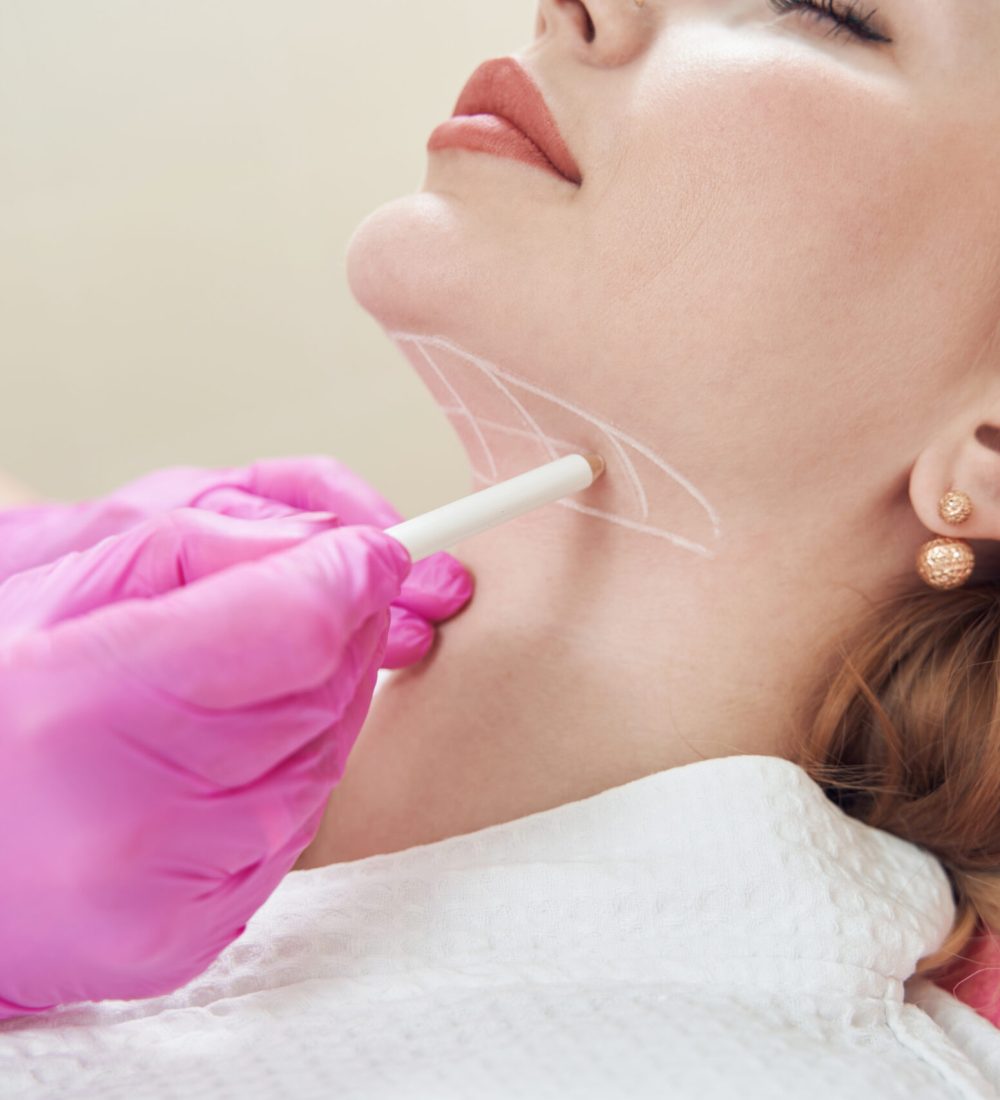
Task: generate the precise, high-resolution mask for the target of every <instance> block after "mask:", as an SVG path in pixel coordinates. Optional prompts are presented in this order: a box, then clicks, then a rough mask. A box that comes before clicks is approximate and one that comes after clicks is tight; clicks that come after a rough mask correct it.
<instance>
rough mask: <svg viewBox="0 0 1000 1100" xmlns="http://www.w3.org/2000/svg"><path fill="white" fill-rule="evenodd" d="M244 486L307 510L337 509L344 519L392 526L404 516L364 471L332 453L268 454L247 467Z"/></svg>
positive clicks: (344, 520) (346, 522)
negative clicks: (289, 455)
mask: <svg viewBox="0 0 1000 1100" xmlns="http://www.w3.org/2000/svg"><path fill="white" fill-rule="evenodd" d="M242 476H244V477H245V481H244V483H243V488H245V489H247V490H249V491H250V492H251V493H255V494H256V495H257V496H261V497H270V498H271V499H272V500H278V501H282V502H283V503H285V504H289V505H291V506H292V507H293V508H298V509H301V510H303V511H306V512H334V513H335V514H336V515H337V516H339V518H340V521H341V523H343V524H345V525H348V524H368V525H370V526H372V527H381V528H382V529H383V530H384V529H385V528H386V527H392V526H393V525H394V524H396V523H399V522H401V521H402V519H403V516H402V515H401V514H400V513H399V512H398V511H397V510H396V509H395V508H394V507H393V506H392V504H390V503H389V501H388V500H386V498H385V497H384V496H382V495H381V493H379V492H378V491H377V490H376V489H375V488H373V486H371V485H370V484H369V483H368V482H367V481H366V480H365V479H364V478H363V477H361V475H360V474H357V473H355V472H354V471H353V470H352V469H351V468H350V467H349V466H347V465H346V464H345V463H343V462H341V461H339V460H338V459H336V458H333V457H331V456H329V455H303V456H299V457H294V458H265V459H261V460H259V461H258V462H255V463H253V464H252V465H251V466H249V467H247V468H246V470H245V472H244V474H243V475H242Z"/></svg>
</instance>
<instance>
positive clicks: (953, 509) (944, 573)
mask: <svg viewBox="0 0 1000 1100" xmlns="http://www.w3.org/2000/svg"><path fill="white" fill-rule="evenodd" d="M938 515H939V516H940V517H941V518H942V519H943V520H944V521H945V523H953V524H956V525H957V524H959V523H965V521H966V520H967V519H968V518H969V516H971V515H972V500H971V499H970V498H969V495H968V493H963V492H962V491H961V490H960V489H949V490H948V492H947V493H945V494H944V496H943V497H942V498H941V499H940V501H938ZM975 565H976V555H975V554H974V553H973V551H972V547H971V546H970V545H969V544H968V543H967V542H965V541H964V540H962V539H950V538H939V539H931V541H930V542H925V543H924V545H923V546H921V547H920V551H919V553H918V554H917V572H918V573H919V574H920V579H921V580H922V581H924V582H925V583H926V584H929V585H930V586H931V588H937V589H939V590H942V591H944V590H947V589H951V588H960V587H961V586H962V585H963V584H965V582H966V581H967V580H968V579H969V577H971V576H972V570H973V569H974V568H975Z"/></svg>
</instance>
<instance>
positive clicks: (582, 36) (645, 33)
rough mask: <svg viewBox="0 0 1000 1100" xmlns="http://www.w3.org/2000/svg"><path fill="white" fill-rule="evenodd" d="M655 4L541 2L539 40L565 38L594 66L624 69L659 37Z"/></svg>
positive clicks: (635, 0)
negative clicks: (621, 66) (655, 17)
mask: <svg viewBox="0 0 1000 1100" xmlns="http://www.w3.org/2000/svg"><path fill="white" fill-rule="evenodd" d="M654 7H655V5H654V4H653V3H652V0H539V3H538V13H537V17H536V19H535V38H536V39H541V38H544V37H546V36H552V37H554V38H564V39H566V41H567V42H569V43H571V44H572V45H573V46H574V47H576V48H577V49H578V50H579V51H580V52H581V55H582V56H585V57H586V58H587V59H588V60H590V61H591V62H592V63H594V64H603V65H624V64H627V63H628V62H629V61H631V60H632V59H633V58H634V57H635V56H636V55H637V54H638V53H641V52H642V50H643V49H644V48H645V46H646V45H647V44H648V43H649V40H650V39H651V38H652V37H653V34H654V33H655V23H654V19H653V9H654Z"/></svg>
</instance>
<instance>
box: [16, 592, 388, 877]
mask: <svg viewBox="0 0 1000 1100" xmlns="http://www.w3.org/2000/svg"><path fill="white" fill-rule="evenodd" d="M204 583H206V584H208V583H210V582H208V581H206V582H204ZM170 598H171V597H169V596H168V597H161V599H165V600H169V599H170ZM127 606H128V605H124V604H117V605H115V606H114V607H111V608H108V609H106V611H107V614H106V616H105V618H111V617H116V616H120V615H122V614H123V613H124V612H125V610H126V608H127ZM97 619H98V615H94V616H90V617H88V618H86V619H74V620H72V621H70V622H68V623H63V624H60V625H59V626H57V627H55V628H54V629H53V630H52V631H49V632H36V633H33V634H30V635H26V636H25V637H24V638H21V639H17V640H16V641H15V642H14V643H12V644H10V645H7V646H5V647H2V648H0V684H2V683H3V682H4V677H12V678H13V679H14V681H15V682H16V683H17V684H18V685H19V691H20V694H21V696H22V697H24V698H32V699H35V700H36V703H35V704H34V707H35V718H36V719H37V720H38V721H42V720H44V721H45V723H46V724H47V726H48V728H49V729H50V730H53V731H57V732H55V733H51V734H50V737H52V738H55V737H58V738H59V741H58V743H57V744H56V743H54V742H52V744H53V745H54V747H53V750H52V751H53V752H54V753H58V758H59V759H60V761H61V765H62V767H63V770H64V771H65V773H66V774H70V775H73V776H74V777H76V781H78V783H79V785H80V787H79V793H78V794H77V793H72V794H70V793H67V794H66V795H65V798H64V799H63V805H62V806H61V810H65V811H66V813H67V814H68V815H69V816H72V812H71V811H72V806H71V805H70V803H71V802H72V800H73V799H75V798H77V797H79V798H80V799H82V800H84V801H86V802H88V803H92V802H94V800H97V801H98V802H99V803H100V804H102V805H106V806H107V807H108V808H109V809H108V810H107V813H111V812H112V811H111V809H110V808H111V807H113V806H114V805H115V804H116V802H117V801H119V799H118V795H117V794H116V792H121V791H124V790H127V789H129V785H130V783H134V782H135V779H136V777H137V776H141V779H142V783H143V788H144V790H145V791H146V792H147V794H148V796H149V797H150V799H151V800H152V801H153V802H155V803H156V804H158V805H162V806H163V807H170V806H174V807H175V808H176V809H177V813H175V814H173V815H171V817H172V819H173V818H178V819H179V818H186V817H187V815H188V814H189V813H191V814H195V813H198V812H200V811H198V806H199V805H200V801H201V799H203V798H204V799H207V800H209V801H210V802H211V800H213V799H215V798H216V797H217V796H219V795H220V793H221V792H222V791H226V790H234V789H240V788H242V787H245V786H247V785H248V784H253V783H257V782H258V781H260V780H261V778H262V777H263V776H265V775H267V774H268V773H269V772H271V771H272V770H273V769H274V768H275V767H276V766H277V765H279V764H280V762H281V761H282V760H285V759H286V758H288V757H289V756H291V755H292V754H294V753H296V752H298V751H299V750H300V749H301V748H302V746H304V745H308V744H310V743H311V742H314V741H315V740H316V739H317V738H319V737H321V736H325V735H327V734H329V733H330V731H336V730H338V729H339V726H340V723H341V722H342V720H343V716H344V714H345V712H346V711H347V709H348V707H349V706H350V705H351V703H352V701H353V699H354V697H355V696H356V694H357V693H358V691H359V689H360V686H361V685H362V684H363V680H364V677H365V675H366V674H367V673H368V670H369V669H370V668H371V667H372V666H375V674H376V676H377V664H378V661H379V660H380V659H381V656H382V652H383V650H384V646H385V638H386V634H387V630H388V621H389V616H388V612H387V611H386V610H384V609H383V610H382V611H379V612H376V613H374V614H373V615H371V616H370V617H369V618H367V619H366V620H365V621H364V622H363V623H362V624H361V626H360V627H359V628H358V630H357V631H356V632H355V634H354V636H353V637H352V638H351V639H350V641H349V642H348V644H347V646H346V647H345V653H344V654H343V655H342V659H341V660H340V662H339V663H338V665H337V667H336V668H335V669H334V670H333V672H332V674H331V675H330V676H329V677H327V679H326V680H325V681H324V682H323V683H322V684H320V685H318V686H317V687H315V688H312V689H310V690H308V691H303V692H295V691H292V692H288V693H285V694H281V695H277V696H275V697H273V698H270V699H265V700H260V701H255V702H253V703H251V704H249V705H247V706H244V707H233V708H220V707H203V706H198V705H197V704H194V703H192V702H191V701H189V700H187V699H185V698H184V697H183V696H182V695H180V694H179V693H178V692H176V691H172V690H170V688H169V686H167V687H163V686H161V685H160V684H155V683H153V684H150V683H147V682H145V681H143V680H141V679H140V678H139V677H137V676H136V675H135V674H134V673H133V672H132V671H131V670H129V669H127V668H124V667H123V666H122V664H121V662H119V661H118V660H117V659H116V658H115V657H114V656H113V655H109V654H108V653H107V652H106V650H105V648H104V646H103V644H102V642H101V639H100V636H99V635H98V636H96V637H95V635H94V625H93V624H94V622H95V620H97ZM104 628H105V626H104V624H101V629H104ZM226 656H227V655H226V654H222V655H221V657H219V658H217V659H216V660H214V661H213V664H215V665H218V664H220V663H225V659H226ZM54 682H58V683H59V685H60V687H59V691H55V692H54V691H53V690H52V684H53V683H54ZM372 691H374V682H373V683H372ZM2 707H3V700H2V699H0V713H2ZM108 715H110V716H111V718H110V721H112V722H113V727H114V730H113V736H111V737H108V738H105V739H104V742H103V743H102V749H101V752H100V753H99V754H97V755H96V756H95V753H94V748H93V743H92V738H90V737H88V736H86V733H87V730H88V727H89V724H90V723H92V722H97V723H98V724H100V723H104V724H107V722H108V721H109V718H108V717H107V716H108ZM111 824H112V823H111V822H110V820H109V828H111ZM172 827H173V826H172ZM191 827H192V829H196V830H201V829H202V828H203V826H202V824H197V823H196V824H192V826H191ZM199 836H200V839H198V837H199ZM208 836H210V834H207V833H205V832H200V833H194V834H192V837H193V838H194V839H196V840H197V846H196V847H194V848H187V849H185V847H184V845H183V844H180V845H179V846H176V847H175V846H174V842H173V841H172V840H170V839H161V840H156V839H155V838H153V840H151V843H152V842H153V841H154V840H155V843H156V844H157V845H158V846H160V847H161V848H163V850H164V852H166V851H168V850H169V851H170V852H178V853H183V851H187V852H188V854H189V855H191V857H192V859H193V860H194V861H195V862H196V863H197V862H198V859H200V858H201V855H203V854H204V853H203V849H204V847H205V844H206V843H207V840H206V838H207V837H208Z"/></svg>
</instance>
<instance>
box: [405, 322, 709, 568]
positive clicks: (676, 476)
mask: <svg viewBox="0 0 1000 1100" xmlns="http://www.w3.org/2000/svg"><path fill="white" fill-rule="evenodd" d="M386 332H387V335H388V336H389V338H390V339H392V340H395V341H397V342H398V343H400V344H402V343H414V344H417V345H418V347H419V348H420V349H421V351H422V352H423V353H424V357H425V358H426V359H428V361H429V362H431V365H432V366H433V367H434V369H435V370H437V372H438V374H439V376H440V375H441V371H440V368H439V367H437V365H436V364H434V363H433V360H431V359H430V357H429V356H428V355H427V354H426V352H425V351H424V347H423V346H424V345H429V346H430V347H436V348H438V349H439V350H442V351H447V352H451V353H452V354H453V355H456V356H457V357H458V358H460V359H465V360H466V361H467V362H471V363H472V364H473V365H474V366H476V367H477V368H478V369H479V370H480V371H481V372H482V373H484V374H485V375H486V376H487V377H488V378H490V379H491V380H492V381H493V382H494V383H495V384H496V385H497V388H498V389H499V390H500V392H501V393H503V394H504V396H506V397H507V398H508V400H509V401H510V402H511V403H512V404H513V405H514V406H515V407H516V408H517V409H518V410H519V411H520V412H521V414H522V416H523V417H524V418H525V420H526V421H527V422H528V424H529V425H530V426H531V427H532V429H533V433H534V435H535V437H536V438H537V439H538V440H539V441H540V442H541V443H542V444H543V446H545V447H546V449H547V450H548V451H549V453H550V454H551V455H552V457H553V458H556V457H558V456H557V455H556V454H555V452H554V449H553V447H552V443H551V440H550V439H549V437H548V436H546V435H545V434H544V432H542V431H541V429H540V428H539V427H538V425H537V423H536V422H535V421H534V419H533V418H532V417H531V416H530V415H529V414H528V412H527V410H526V409H524V408H523V406H521V404H520V402H518V401H517V399H516V398H514V396H513V395H512V394H511V393H510V391H509V390H508V389H507V387H506V386H503V385H501V384H500V382H499V379H500V378H504V379H506V380H508V381H510V382H513V383H514V384H515V385H518V386H522V387H523V388H525V389H527V390H528V391H529V392H531V393H534V394H536V395H537V396H539V397H543V398H545V399H546V400H549V401H552V402H553V403H554V404H556V405H559V406H561V407H562V408H564V409H566V410H568V411H569V412H572V413H574V414H575V415H577V416H579V417H581V418H583V419H584V420H587V421H589V422H590V423H592V424H594V425H595V426H596V427H598V428H599V429H600V430H601V431H602V432H604V433H605V434H606V435H607V436H608V438H609V440H610V441H611V443H612V445H613V446H614V447H615V449H616V451H618V453H619V454H620V456H621V457H622V459H623V463H624V466H625V469H626V470H627V471H628V473H629V477H630V479H634V484H635V483H637V484H638V487H639V491H640V493H642V499H643V500H644V501H645V499H646V498H645V493H644V492H643V491H642V484H641V481H639V479H638V475H637V473H636V471H635V468H634V466H633V465H632V462H631V460H630V459H629V458H628V457H627V456H626V455H625V454H624V452H623V451H622V448H621V445H620V444H619V442H618V439H619V438H621V439H622V440H624V441H625V442H626V443H627V444H628V445H629V446H631V447H633V448H634V449H635V450H637V451H638V452H639V453H640V454H642V455H644V456H645V457H646V458H648V459H649V461H650V462H652V463H653V464H654V465H655V466H657V467H659V468H660V469H661V470H662V471H663V472H664V473H665V474H667V475H668V476H669V477H671V478H672V479H673V480H674V481H676V482H677V484H678V485H680V486H681V487H682V488H683V489H685V491H687V492H688V493H689V494H690V495H691V496H692V497H693V498H694V499H695V500H696V501H697V502H698V503H699V504H700V505H701V507H702V508H703V509H704V510H705V512H706V513H707V515H708V517H709V519H710V520H711V523H712V528H713V532H714V535H715V537H716V539H718V538H719V536H720V535H721V530H722V524H721V521H720V519H719V515H718V513H717V511H716V510H715V508H714V507H713V506H712V505H711V503H710V502H709V501H708V500H707V499H706V498H705V496H704V495H703V494H702V493H701V492H700V491H699V490H698V489H697V488H696V487H695V486H694V485H693V484H692V483H691V482H690V481H689V480H688V479H687V478H686V477H684V475H683V474H681V473H680V472H679V471H677V470H675V469H674V468H673V467H672V466H671V465H670V464H669V463H667V462H666V461H665V460H664V459H662V458H660V456H659V455H657V454H656V453H655V452H654V451H652V450H651V449H650V448H649V447H647V446H646V445H645V444H643V443H641V442H640V441H639V440H638V439H636V438H635V437H633V436H631V435H629V434H628V433H627V432H625V431H624V430H623V429H622V428H619V427H618V426H617V425H615V424H612V423H610V422H609V421H605V420H602V419H600V418H599V417H596V416H594V415H592V414H591V413H588V412H586V411H585V410H583V409H581V408H580V407H579V406H577V405H574V404H573V403H572V402H570V401H566V400H565V399H563V398H560V397H556V396H555V395H554V394H551V393H549V392H547V391H546V390H543V389H542V388H541V387H539V386H536V385H533V384H532V383H530V382H528V381H526V380H525V379H523V378H519V377H518V376H517V375H515V374H512V373H510V372H508V371H505V370H503V369H502V368H500V367H497V366H496V365H495V364H493V363H490V362H489V361H488V360H486V359H481V358H480V357H479V356H476V355H474V354H472V353H471V352H468V351H466V350H465V349H463V348H460V347H459V346H458V345H457V344H455V343H454V342H453V341H451V340H449V339H448V338H447V337H441V336H422V335H419V334H416V333H407V332H398V331H397V332H392V331H389V330H386ZM446 384H447V383H446ZM449 389H451V392H452V393H454V388H453V387H451V386H449ZM456 397H457V395H456ZM458 400H459V401H460V403H461V404H462V405H463V407H465V408H466V412H467V413H468V415H469V417H470V419H471V420H472V422H473V423H475V417H474V416H472V414H471V412H469V411H468V409H467V407H466V406H464V402H461V399H460V398H458ZM480 439H481V440H482V434H481V432H480ZM482 442H483V444H484V446H485V440H482ZM487 453H488V454H489V456H490V460H491V462H492V463H493V465H494V467H495V465H496V463H495V459H494V458H493V454H492V451H490V450H489V448H488V447H487ZM474 473H475V476H477V477H480V478H481V479H483V478H482V475H481V474H479V473H478V472H476V471H474ZM556 503H557V504H561V505H564V506H565V507H568V508H573V509H574V510H576V511H579V512H583V513H585V514H587V515H592V516H596V517H598V518H600V519H605V520H607V521H609V522H611V523H616V524H619V525H621V526H624V527H628V528H630V529H632V530H635V531H640V532H642V533H644V534H650V535H655V536H657V537H659V538H664V539H667V540H668V541H670V542H672V543H674V544H675V545H676V546H679V547H681V548H682V549H686V550H690V551H692V552H693V553H696V554H700V555H702V556H704V557H708V558H714V557H715V553H714V552H713V551H712V550H710V549H708V547H705V546H703V545H702V544H701V543H697V542H692V541H691V540H690V539H686V538H684V537H683V536H681V535H677V534H674V533H673V532H670V531H664V530H662V529H660V528H657V527H651V526H649V525H647V524H640V523H636V522H634V521H632V520H628V519H625V518H624V517H621V516H617V515H614V514H613V513H611V512H606V511H603V510H601V509H597V508H589V507H586V506H585V505H582V504H579V503H578V502H577V501H573V500H568V499H566V498H564V499H562V500H559V501H557V502H556ZM647 514H648V513H647Z"/></svg>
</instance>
